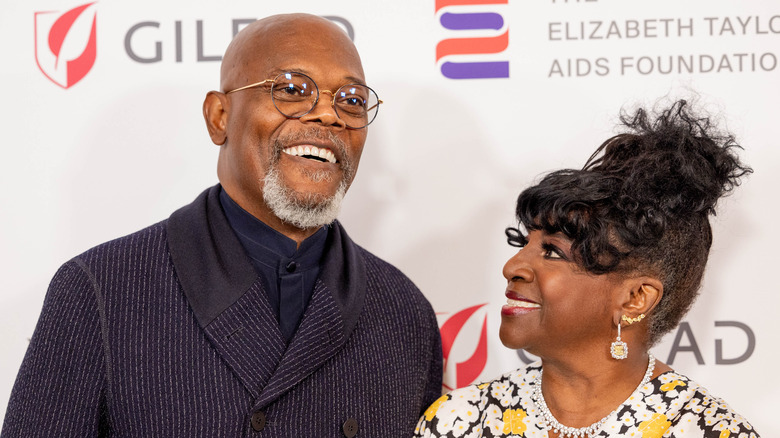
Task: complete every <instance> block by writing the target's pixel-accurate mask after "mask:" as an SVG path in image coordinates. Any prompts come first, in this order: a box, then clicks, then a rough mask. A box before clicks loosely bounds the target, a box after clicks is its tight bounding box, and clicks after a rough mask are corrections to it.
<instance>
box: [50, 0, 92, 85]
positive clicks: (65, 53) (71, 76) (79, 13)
mask: <svg viewBox="0 0 780 438" xmlns="http://www.w3.org/2000/svg"><path fill="white" fill-rule="evenodd" d="M95 3H96V2H92V3H87V4H83V5H81V6H77V7H75V8H73V9H71V10H69V11H66V12H64V13H60V12H59V11H45V12H36V13H35V62H36V63H37V64H38V68H39V69H40V70H41V73H43V74H44V76H46V77H47V78H49V80H51V81H52V82H54V83H55V84H57V85H59V86H60V87H62V88H65V89H67V88H70V87H72V86H73V85H75V84H76V83H78V82H79V81H80V80H82V79H83V78H84V76H86V75H87V73H89V70H90V69H92V66H93V65H95V58H96V56H97V34H96V28H97V13H96V12H95V8H94V7H92V6H93V5H94V4H95Z"/></svg>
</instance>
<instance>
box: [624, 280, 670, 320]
mask: <svg viewBox="0 0 780 438" xmlns="http://www.w3.org/2000/svg"><path fill="white" fill-rule="evenodd" d="M627 286H628V287H629V293H628V294H625V295H624V297H625V299H624V301H623V303H622V306H621V311H622V315H626V317H628V318H634V319H636V318H639V317H640V316H639V315H647V314H649V313H650V311H652V310H653V309H654V308H655V306H657V305H658V302H659V301H661V297H662V296H663V293H664V292H663V291H664V285H663V283H661V281H660V280H659V279H657V278H655V277H648V276H642V277H635V278H632V279H631V280H630V281H629V284H628V285H627ZM622 315H621V317H622Z"/></svg>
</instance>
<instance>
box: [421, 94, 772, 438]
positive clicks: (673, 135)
mask: <svg viewBox="0 0 780 438" xmlns="http://www.w3.org/2000/svg"><path fill="white" fill-rule="evenodd" d="M621 120H622V121H623V123H624V124H625V125H626V126H627V127H628V128H629V129H630V132H629V133H625V134H620V135H617V136H615V137H612V138H610V139H609V140H607V141H606V142H604V143H603V144H602V145H601V146H600V147H599V148H598V149H597V150H596V152H595V153H594V154H593V155H592V156H591V158H590V159H589V160H588V162H587V164H585V167H584V168H583V169H582V170H560V171H556V172H552V173H550V174H549V175H547V176H546V177H545V178H544V179H543V180H542V181H541V182H540V183H539V184H538V185H536V186H533V187H531V188H528V189H526V190H525V191H523V192H522V193H521V194H520V196H519V198H518V200H517V218H518V220H519V222H520V228H519V229H517V228H509V229H507V231H506V234H507V237H508V240H509V243H510V244H511V245H514V246H517V247H520V248H521V249H520V250H519V251H518V252H517V254H516V255H515V256H514V257H512V258H511V259H509V261H508V262H507V263H506V265H505V266H504V272H503V273H504V277H506V279H507V282H508V285H507V289H506V297H507V304H506V305H504V306H503V308H502V309H501V329H500V337H501V342H503V343H504V345H506V346H507V347H509V348H513V349H519V348H523V349H525V350H527V351H528V352H530V353H533V354H535V355H537V356H539V357H540V359H541V360H540V362H536V363H534V364H531V365H530V366H528V367H526V368H524V369H519V370H516V371H513V372H510V373H508V374H505V375H503V376H501V377H499V378H498V379H496V380H493V381H491V382H487V383H484V384H481V385H473V386H469V387H466V388H461V389H457V390H455V391H453V392H451V393H450V394H447V395H444V396H442V397H441V398H440V399H439V400H437V401H436V402H435V403H434V404H433V405H431V407H430V408H429V409H428V410H427V411H426V413H425V414H424V415H423V417H422V418H421V419H420V422H419V423H418V426H417V431H416V433H417V436H420V437H498V436H501V437H506V436H510V437H545V436H550V437H567V438H568V437H590V436H600V437H604V436H607V437H611V436H635V437H639V436H641V437H644V438H647V437H661V436H695V437H701V436H703V437H721V438H722V437H728V436H732V437H737V436H740V437H742V436H744V437H749V436H750V437H755V436H758V435H757V434H756V432H755V431H754V430H753V428H752V426H751V425H750V424H749V423H748V422H747V421H746V420H745V419H744V418H742V417H741V416H740V415H739V414H737V413H735V412H734V411H732V410H731V409H730V408H729V407H728V405H726V404H725V403H724V402H723V401H722V400H721V399H719V398H717V397H715V396H713V395H710V394H709V393H708V392H707V390H706V389H705V388H703V387H701V386H700V385H698V384H696V383H695V382H693V381H691V380H690V379H688V378H687V377H685V376H683V375H681V374H679V373H676V372H675V371H674V370H672V369H671V368H670V367H669V366H668V365H666V364H664V363H661V362H659V361H657V360H656V359H655V358H654V357H653V356H652V355H651V354H650V353H649V352H648V349H649V348H650V347H651V346H653V345H654V344H655V343H657V342H658V340H659V339H660V338H661V337H662V336H663V335H664V334H665V333H667V332H669V331H670V330H671V329H673V328H674V327H675V326H676V325H677V324H678V323H679V321H680V319H681V318H682V317H683V315H685V313H686V312H687V311H688V309H689V308H690V306H691V304H692V303H693V301H694V299H695V298H696V295H697V293H698V289H699V285H700V283H701V278H702V274H703V273H704V267H705V264H706V262H707V255H708V252H709V248H710V244H711V241H712V233H711V229H710V224H709V215H710V214H714V208H715V204H716V203H717V201H718V199H719V198H720V197H721V196H723V195H725V194H727V193H728V192H730V191H731V190H732V189H733V188H734V187H735V186H737V185H738V184H739V180H740V178H741V177H743V176H744V175H746V174H748V173H750V172H751V171H752V170H751V169H750V168H749V167H747V166H745V165H744V164H742V163H741V162H740V161H739V159H738V158H737V156H736V153H735V152H736V150H737V149H739V146H738V145H736V144H735V143H734V140H733V138H732V137H731V136H724V135H720V134H718V133H716V132H715V131H714V129H713V127H712V126H711V125H710V122H709V120H708V119H705V118H698V117H696V116H695V115H694V114H692V113H691V112H690V110H689V109H688V107H687V105H686V102H685V101H679V102H677V103H675V104H674V105H673V106H672V107H671V108H669V109H668V110H666V111H664V112H662V113H660V114H659V115H658V116H657V118H656V119H654V120H652V119H651V118H650V117H649V116H648V114H647V113H646V112H645V111H643V110H639V111H637V112H636V113H635V114H634V115H632V116H626V115H624V116H623V117H622V118H621ZM521 230H523V231H521Z"/></svg>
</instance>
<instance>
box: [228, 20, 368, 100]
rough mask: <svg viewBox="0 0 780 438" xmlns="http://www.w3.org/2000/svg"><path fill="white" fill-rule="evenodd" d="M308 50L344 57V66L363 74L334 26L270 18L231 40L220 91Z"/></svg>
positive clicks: (249, 80)
mask: <svg viewBox="0 0 780 438" xmlns="http://www.w3.org/2000/svg"><path fill="white" fill-rule="evenodd" d="M300 50H308V51H311V53H316V52H318V51H319V52H320V53H328V52H336V53H341V54H346V56H347V57H348V58H349V59H344V62H345V63H347V64H352V65H357V66H358V67H359V68H360V75H361V78H360V79H361V80H362V79H363V78H362V75H363V70H362V66H361V62H360V56H359V55H358V52H357V49H356V48H355V45H354V44H353V43H352V41H351V40H350V39H349V36H348V35H347V34H346V32H344V30H343V29H342V28H340V27H339V26H338V25H336V24H335V23H333V22H331V21H330V20H327V19H325V18H322V17H319V16H316V15H311V14H284V15H273V16H270V17H266V18H263V19H261V20H257V21H255V22H253V23H251V24H250V25H248V26H246V27H245V28H244V29H243V30H242V31H241V32H239V33H238V35H236V37H235V38H233V41H232V42H231V43H230V45H229V46H228V48H227V50H226V51H225V55H224V57H223V58H222V68H221V71H220V88H221V89H222V91H226V90H231V89H234V88H238V87H240V86H243V85H246V84H248V83H252V82H257V81H260V80H263V79H268V78H260V77H258V75H257V74H258V69H260V68H262V67H263V66H267V65H276V64H278V63H279V62H284V60H283V57H284V55H285V53H289V52H290V51H300Z"/></svg>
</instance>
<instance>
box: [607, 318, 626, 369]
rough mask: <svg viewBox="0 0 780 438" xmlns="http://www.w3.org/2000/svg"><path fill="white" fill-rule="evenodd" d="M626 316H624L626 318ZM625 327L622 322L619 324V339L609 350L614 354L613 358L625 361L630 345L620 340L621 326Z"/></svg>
mask: <svg viewBox="0 0 780 438" xmlns="http://www.w3.org/2000/svg"><path fill="white" fill-rule="evenodd" d="M625 316H626V315H623V317H624V318H625ZM621 325H623V324H622V323H621V322H618V334H617V339H616V340H615V342H613V343H612V346H611V347H610V348H609V352H610V353H611V354H612V357H613V358H615V359H618V360H623V359H625V358H627V357H628V344H626V343H625V342H623V341H621V340H620V326H621Z"/></svg>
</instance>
